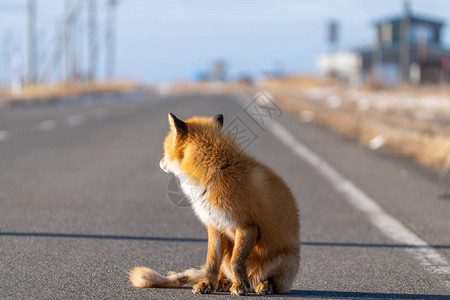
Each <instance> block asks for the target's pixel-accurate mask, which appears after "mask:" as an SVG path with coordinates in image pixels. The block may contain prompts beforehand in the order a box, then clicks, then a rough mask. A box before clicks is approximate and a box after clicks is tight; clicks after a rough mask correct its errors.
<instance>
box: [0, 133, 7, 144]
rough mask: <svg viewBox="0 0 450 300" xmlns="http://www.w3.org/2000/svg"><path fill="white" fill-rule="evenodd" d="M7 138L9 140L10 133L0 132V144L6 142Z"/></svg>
mask: <svg viewBox="0 0 450 300" xmlns="http://www.w3.org/2000/svg"><path fill="white" fill-rule="evenodd" d="M7 138H8V132H7V131H0V142H1V141H4V140H6V139H7Z"/></svg>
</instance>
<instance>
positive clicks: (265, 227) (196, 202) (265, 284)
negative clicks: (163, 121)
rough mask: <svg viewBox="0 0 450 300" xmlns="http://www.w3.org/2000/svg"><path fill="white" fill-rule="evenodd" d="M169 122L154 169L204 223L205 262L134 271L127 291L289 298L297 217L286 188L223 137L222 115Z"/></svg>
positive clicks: (295, 257) (296, 253) (295, 258)
mask: <svg viewBox="0 0 450 300" xmlns="http://www.w3.org/2000/svg"><path fill="white" fill-rule="evenodd" d="M169 124H170V129H171V130H170V132H169V134H168V135H167V137H166V139H165V141H164V156H163V158H162V159H161V162H160V166H161V168H162V169H163V170H164V171H165V172H167V173H174V174H175V175H176V176H177V177H179V179H180V182H181V183H182V189H183V191H184V193H185V194H186V195H187V196H188V198H190V199H189V200H190V202H191V204H192V207H193V209H194V212H195V213H196V215H197V216H198V217H199V218H200V220H201V221H202V222H203V223H204V224H205V225H206V229H207V231H208V253H207V258H206V264H205V265H204V266H202V267H201V268H199V269H189V270H186V271H184V272H182V273H176V272H169V273H168V275H167V276H162V275H160V274H158V273H157V272H155V271H154V270H152V269H149V268H147V267H134V268H133V269H132V270H131V271H130V281H131V283H132V284H133V286H135V287H149V288H151V287H153V288H157V287H181V286H184V285H193V292H194V293H196V294H209V293H213V292H215V291H221V292H227V291H228V292H231V294H232V295H247V293H248V292H256V293H259V294H272V293H286V292H288V291H289V290H290V289H291V287H292V282H293V281H294V279H295V277H296V274H297V272H298V269H299V263H300V223H299V212H298V208H297V205H296V201H295V199H294V197H293V196H292V194H291V191H290V189H289V188H288V186H287V185H286V184H285V183H284V181H283V180H282V179H281V178H280V177H279V176H278V175H276V174H275V173H274V171H272V170H271V169H270V168H269V167H267V166H265V165H264V164H262V163H260V162H258V161H257V160H255V159H254V158H253V157H251V156H250V155H248V154H246V153H245V152H243V151H242V150H241V149H240V148H239V146H238V144H237V143H236V141H235V139H234V138H233V137H232V136H231V135H229V134H226V133H224V132H222V130H221V129H222V126H223V115H221V114H219V115H216V116H214V117H212V118H207V117H192V118H190V119H188V120H185V121H182V120H180V119H178V118H177V117H176V116H174V115H173V114H171V113H170V114H169ZM192 188H195V189H197V190H200V191H201V192H197V193H195V194H194V193H192V192H191V191H190V189H192Z"/></svg>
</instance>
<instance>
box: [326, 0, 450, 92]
mask: <svg viewBox="0 0 450 300" xmlns="http://www.w3.org/2000/svg"><path fill="white" fill-rule="evenodd" d="M443 27H444V22H443V21H441V20H436V19H433V18H429V17H423V16H418V15H416V14H412V13H411V12H410V10H409V9H408V7H406V9H405V13H404V14H403V15H400V16H397V17H393V18H387V19H382V20H379V21H377V22H375V28H376V45H375V46H374V47H366V48H360V49H357V50H355V51H353V54H354V55H355V56H359V57H360V62H361V65H360V66H359V69H358V71H357V72H358V74H359V78H360V80H361V81H365V80H367V79H368V78H371V77H376V78H378V79H379V80H381V81H382V82H385V83H390V84H396V83H400V82H411V83H423V82H439V81H448V80H449V78H450V73H449V68H450V51H449V50H448V49H446V48H444V46H443V45H442V41H441V36H442V35H441V31H442V28H443ZM337 54H339V53H334V54H327V55H323V56H321V57H319V60H318V62H320V61H321V60H322V61H323V60H324V58H325V57H329V58H332V57H333V56H334V57H336V55H337ZM342 68H343V67H342V66H340V69H342ZM320 69H321V68H320V66H319V70H320ZM334 69H339V67H338V65H333V66H332V67H329V68H328V71H330V72H331V71H332V70H334ZM350 71H352V70H350V68H347V69H345V70H344V71H343V70H340V72H338V75H339V74H340V75H341V77H342V76H343V75H345V76H344V77H350V76H351V75H352V74H353V73H352V72H350ZM321 72H322V73H323V72H326V71H324V70H323V68H322V71H321Z"/></svg>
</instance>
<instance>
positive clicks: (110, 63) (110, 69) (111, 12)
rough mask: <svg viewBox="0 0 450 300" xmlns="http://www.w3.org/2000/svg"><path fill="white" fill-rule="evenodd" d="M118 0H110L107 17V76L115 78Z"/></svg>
mask: <svg viewBox="0 0 450 300" xmlns="http://www.w3.org/2000/svg"><path fill="white" fill-rule="evenodd" d="M117 2H118V1H117V0H108V8H107V10H108V15H107V18H106V74H105V75H106V78H107V79H112V78H114V75H115V74H114V72H115V47H116V41H115V35H116V5H117Z"/></svg>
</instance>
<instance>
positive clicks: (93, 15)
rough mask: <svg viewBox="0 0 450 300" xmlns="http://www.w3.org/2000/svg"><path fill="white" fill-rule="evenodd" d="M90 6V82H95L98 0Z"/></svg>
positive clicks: (91, 0)
mask: <svg viewBox="0 0 450 300" xmlns="http://www.w3.org/2000/svg"><path fill="white" fill-rule="evenodd" d="M88 5H89V7H88V28H89V33H88V34H89V36H88V57H89V58H88V59H89V70H88V80H89V81H93V80H95V77H96V71H97V0H89V4H88Z"/></svg>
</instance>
